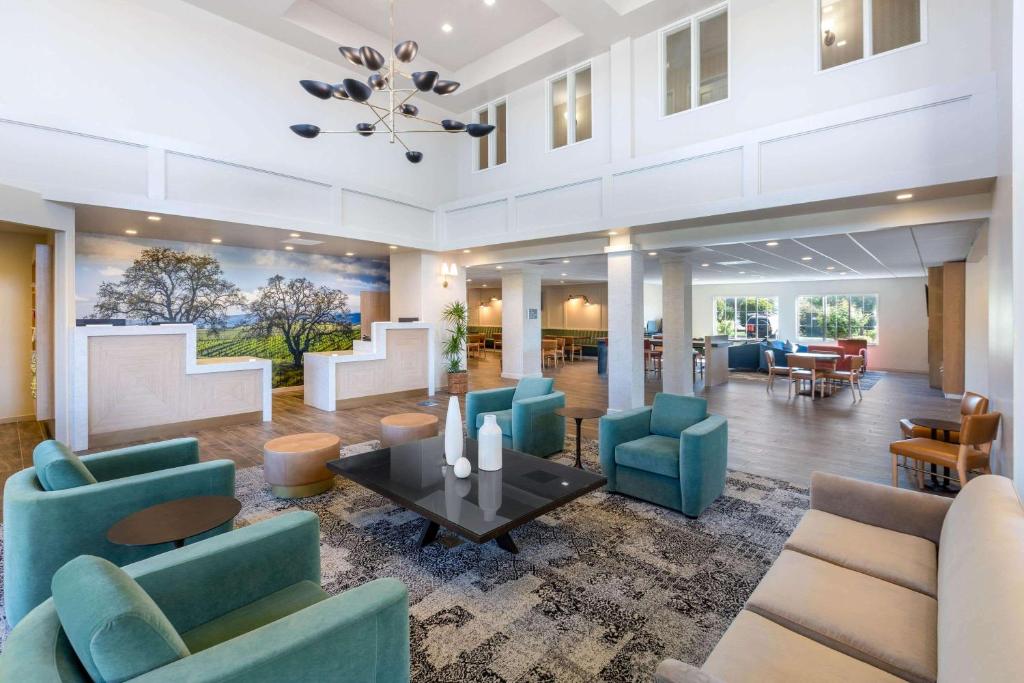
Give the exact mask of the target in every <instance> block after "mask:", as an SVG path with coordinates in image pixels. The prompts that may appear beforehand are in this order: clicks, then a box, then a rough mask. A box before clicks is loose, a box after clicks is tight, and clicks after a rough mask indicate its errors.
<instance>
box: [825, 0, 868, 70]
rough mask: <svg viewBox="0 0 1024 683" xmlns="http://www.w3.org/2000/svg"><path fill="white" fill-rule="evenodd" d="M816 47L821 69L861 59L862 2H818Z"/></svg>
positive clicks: (848, 0) (862, 53) (859, 0)
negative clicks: (818, 30) (818, 51)
mask: <svg viewBox="0 0 1024 683" xmlns="http://www.w3.org/2000/svg"><path fill="white" fill-rule="evenodd" d="M818 45H819V48H820V49H821V68H822V69H823V70H824V69H831V68H832V67H834V66H839V65H841V64H847V63H849V62H855V61H857V60H858V59H861V58H863V57H864V2H863V0H821V30H820V32H819V35H818Z"/></svg>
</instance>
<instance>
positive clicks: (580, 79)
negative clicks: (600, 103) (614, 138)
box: [574, 66, 592, 142]
mask: <svg viewBox="0 0 1024 683" xmlns="http://www.w3.org/2000/svg"><path fill="white" fill-rule="evenodd" d="M590 80H591V79H590V67H589V66H588V67H587V68H586V69H580V70H579V71H577V72H576V79H575V87H574V90H575V97H574V99H575V101H576V140H575V141H576V142H581V141H583V140H589V139H590V135H591V130H592V125H591V118H592V117H591V114H590V112H591V97H590Z"/></svg>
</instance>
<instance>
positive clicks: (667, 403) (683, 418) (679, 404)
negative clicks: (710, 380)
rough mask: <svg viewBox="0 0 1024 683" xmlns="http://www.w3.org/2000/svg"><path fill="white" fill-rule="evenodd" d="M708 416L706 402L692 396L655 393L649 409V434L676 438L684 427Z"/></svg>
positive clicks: (690, 425)
mask: <svg viewBox="0 0 1024 683" xmlns="http://www.w3.org/2000/svg"><path fill="white" fill-rule="evenodd" d="M707 416H708V402H707V401H705V400H704V399H702V398H696V397H694V396H677V395H675V394H655V395H654V406H653V408H652V409H651V434H658V435H660V436H668V437H671V438H673V439H678V438H679V435H680V434H681V433H682V431H683V430H684V429H687V428H689V427H692V426H693V425H695V424H697V423H698V422H700V421H701V420H703V419H704V418H706V417H707Z"/></svg>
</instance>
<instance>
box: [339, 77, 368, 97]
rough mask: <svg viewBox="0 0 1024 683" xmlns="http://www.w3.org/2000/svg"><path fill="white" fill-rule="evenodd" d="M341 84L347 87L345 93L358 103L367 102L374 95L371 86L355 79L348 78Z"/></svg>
mask: <svg viewBox="0 0 1024 683" xmlns="http://www.w3.org/2000/svg"><path fill="white" fill-rule="evenodd" d="M341 83H342V85H344V86H345V92H347V93H348V96H349V97H351V98H352V99H353V100H355V101H356V102H365V101H366V100H368V99H370V95H372V94H373V90H371V89H370V86H368V85H366V84H365V83H363V82H362V81H357V80H356V79H354V78H346V79H345V80H343V81H342V82H341Z"/></svg>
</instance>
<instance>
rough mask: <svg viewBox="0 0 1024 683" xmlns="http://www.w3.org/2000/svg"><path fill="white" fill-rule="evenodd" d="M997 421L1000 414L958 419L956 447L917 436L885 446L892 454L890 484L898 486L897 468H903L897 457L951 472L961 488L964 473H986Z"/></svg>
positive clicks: (965, 477)
mask: <svg viewBox="0 0 1024 683" xmlns="http://www.w3.org/2000/svg"><path fill="white" fill-rule="evenodd" d="M1001 418H1002V415H1001V414H1000V413H985V414H983V415H965V416H964V418H963V420H961V428H960V443H958V444H955V443H947V442H945V441H937V440H935V439H924V438H920V437H915V438H913V439H904V440H903V441H893V442H892V443H891V444H889V452H890V453H891V454H892V485H893V486H898V485H899V468H900V467H906V465H900V464H899V458H900V456H903V457H905V458H909V459H911V460H916V461H918V462H920V463H921V464H922V465H923V464H924V463H930V464H932V465H937V466H939V467H948V468H950V469H955V470H956V472H957V478H958V479H959V481H960V486H961V487H963V485H964V484H966V483H967V476H968V473H970V472H971V471H972V470H980V471H981V472H983V473H985V474H988V473H990V472H991V469H990V468H989V455H990V453H991V451H992V442H993V441H994V440H995V438H996V432H997V431H998V430H999V420H1000V419H1001ZM918 471H919V472H920V470H918Z"/></svg>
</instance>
